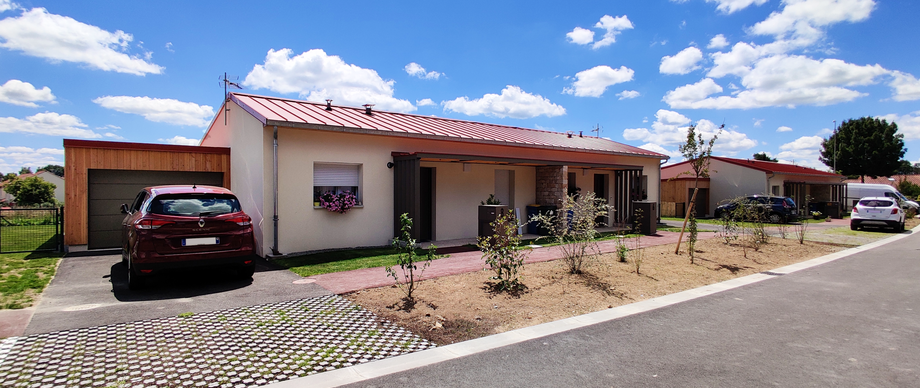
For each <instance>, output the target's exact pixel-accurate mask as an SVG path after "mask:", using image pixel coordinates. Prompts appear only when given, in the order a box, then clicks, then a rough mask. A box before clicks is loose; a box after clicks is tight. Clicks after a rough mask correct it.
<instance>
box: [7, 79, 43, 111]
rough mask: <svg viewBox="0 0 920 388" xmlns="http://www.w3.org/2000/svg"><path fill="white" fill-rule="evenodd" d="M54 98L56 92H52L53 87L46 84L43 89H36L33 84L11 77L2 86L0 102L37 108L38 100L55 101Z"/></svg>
mask: <svg viewBox="0 0 920 388" xmlns="http://www.w3.org/2000/svg"><path fill="white" fill-rule="evenodd" d="M54 99H55V97H54V94H51V88H49V87H47V86H45V87H43V88H41V89H36V88H35V86H32V84H30V83H28V82H22V81H20V80H18V79H11V80H9V81H6V83H5V84H3V85H2V86H0V102H5V103H7V104H13V105H19V106H27V107H30V108H35V107H38V104H36V102H49V103H53V102H54Z"/></svg>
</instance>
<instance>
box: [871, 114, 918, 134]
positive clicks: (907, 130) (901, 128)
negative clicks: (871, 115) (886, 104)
mask: <svg viewBox="0 0 920 388" xmlns="http://www.w3.org/2000/svg"><path fill="white" fill-rule="evenodd" d="M878 118H879V119H884V120H885V121H888V122H889V123H895V124H897V125H898V133H901V134H904V140H917V139H920V111H916V112H913V113H908V114H906V115H903V116H902V115H897V114H887V115H884V116H879V117H878Z"/></svg>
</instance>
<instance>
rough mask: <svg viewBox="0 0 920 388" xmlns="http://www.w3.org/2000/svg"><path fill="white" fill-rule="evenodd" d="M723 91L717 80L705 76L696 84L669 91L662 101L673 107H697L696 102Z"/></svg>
mask: <svg viewBox="0 0 920 388" xmlns="http://www.w3.org/2000/svg"><path fill="white" fill-rule="evenodd" d="M721 91H722V87H721V86H719V85H718V84H716V81H713V80H712V78H704V79H702V80H701V81H700V82H697V83H695V84H689V85H684V86H680V87H678V88H676V89H674V90H671V91H668V92H667V93H665V95H664V98H662V101H664V102H665V103H667V104H668V105H670V106H671V108H677V109H680V108H695V107H694V104H696V103H699V102H700V101H705V100H706V98H707V97H709V96H710V95H713V94H715V93H720V92H721Z"/></svg>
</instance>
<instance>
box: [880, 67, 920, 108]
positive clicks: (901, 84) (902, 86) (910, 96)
mask: <svg viewBox="0 0 920 388" xmlns="http://www.w3.org/2000/svg"><path fill="white" fill-rule="evenodd" d="M891 75H892V77H893V78H894V79H893V80H892V81H891V83H889V84H888V86H891V88H892V89H894V96H893V97H892V98H894V100H895V101H914V100H920V80H918V79H917V78H916V77H914V76H912V75H910V74H907V73H902V72H900V71H894V72H892V73H891Z"/></svg>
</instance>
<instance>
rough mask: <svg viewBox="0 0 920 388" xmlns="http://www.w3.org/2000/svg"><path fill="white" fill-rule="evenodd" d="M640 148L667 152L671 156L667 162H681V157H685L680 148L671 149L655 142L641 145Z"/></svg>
mask: <svg viewBox="0 0 920 388" xmlns="http://www.w3.org/2000/svg"><path fill="white" fill-rule="evenodd" d="M639 148H641V149H644V150H647V151H652V152H657V153H659V154H665V155H667V156H669V157H671V159H669V160H668V163H667V164H674V163H677V162H680V160H681V158H683V155H682V154H681V153H680V151H679V150H677V149H673V150H669V149H666V148H664V147H662V146H660V145H658V144H655V143H645V144H643V145H640V146H639Z"/></svg>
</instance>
